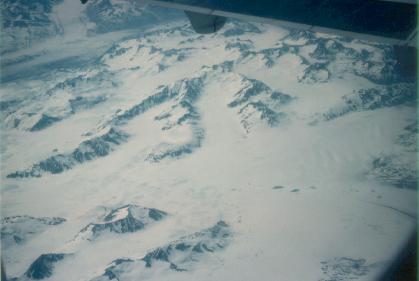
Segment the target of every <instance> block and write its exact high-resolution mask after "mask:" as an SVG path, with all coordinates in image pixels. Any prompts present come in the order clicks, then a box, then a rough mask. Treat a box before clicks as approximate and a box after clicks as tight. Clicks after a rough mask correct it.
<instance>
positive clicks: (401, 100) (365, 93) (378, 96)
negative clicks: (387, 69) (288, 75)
mask: <svg viewBox="0 0 419 281" xmlns="http://www.w3.org/2000/svg"><path fill="white" fill-rule="evenodd" d="M416 100H417V95H416V88H415V87H414V85H412V84H404V83H401V84H393V85H389V86H382V87H377V88H369V89H361V90H358V91H355V92H353V93H352V94H349V95H346V96H344V97H343V101H342V104H341V105H340V106H336V107H335V108H333V109H331V110H330V111H329V112H327V113H325V114H324V117H325V119H326V120H331V119H335V118H337V117H340V116H343V115H345V114H347V113H350V112H357V111H366V110H376V109H379V108H384V107H393V106H398V105H402V104H406V105H414V103H415V101H416Z"/></svg>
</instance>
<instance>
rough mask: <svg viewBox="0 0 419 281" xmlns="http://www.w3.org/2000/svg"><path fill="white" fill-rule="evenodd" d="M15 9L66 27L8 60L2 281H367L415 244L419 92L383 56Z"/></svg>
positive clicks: (1, 108) (111, 14)
mask: <svg viewBox="0 0 419 281" xmlns="http://www.w3.org/2000/svg"><path fill="white" fill-rule="evenodd" d="M6 2H7V1H6ZM6 2H5V3H6ZM21 2H22V3H23V4H24V5H23V6H25V5H26V7H28V8H27V10H28V11H31V13H32V15H31V17H32V19H33V20H36V19H40V18H42V19H45V20H42V22H43V23H45V26H43V27H42V28H41V30H46V29H48V28H50V27H51V26H53V24H55V23H57V24H58V25H57V26H61V27H57V28H58V29H57V30H60V32H57V33H56V34H59V35H54V33H51V34H49V35H48V36H50V37H51V38H49V39H48V40H46V39H45V38H44V37H42V36H43V35H42V36H41V35H36V34H35V33H33V35H31V36H34V41H33V42H35V41H36V40H40V41H43V40H44V39H45V42H44V43H45V44H43V43H42V42H41V43H39V44H35V43H34V44H33V45H32V47H31V48H27V49H19V50H11V49H8V50H7V52H5V53H4V58H3V59H2V71H3V72H2V73H4V74H2V75H3V76H2V83H1V84H0V85H1V101H0V120H1V122H0V126H1V131H2V133H1V142H0V155H1V160H2V161H1V172H2V173H1V198H2V199H1V200H2V204H1V211H2V257H3V258H4V259H3V261H4V264H5V268H6V272H7V274H8V275H9V276H10V277H16V278H17V279H18V280H31V279H47V278H48V280H60V281H62V280H64V281H66V280H68V281H72V280H100V281H102V280H103V281H105V280H106V281H108V280H171V281H173V280H174V281H176V280H240V281H243V280H278V279H281V280H290V281H292V280H298V281H303V280H309V281H311V280H325V281H326V280H327V281H331V280H373V279H374V278H375V277H376V276H377V274H378V273H379V272H380V271H382V270H383V269H385V268H386V266H387V265H388V263H389V262H391V260H392V259H393V258H394V255H395V254H396V253H397V252H398V250H399V249H400V247H401V245H403V243H404V242H405V240H406V239H407V237H408V235H409V234H410V232H411V231H412V230H413V229H414V228H415V223H416V217H417V213H416V207H417V201H416V195H417V194H416V193H417V191H416V185H417V170H416V169H417V165H416V156H415V153H416V151H417V149H416V140H417V121H416V110H417V107H416V102H417V94H416V88H415V87H416V86H415V84H414V81H406V79H404V77H401V76H400V75H399V73H398V72H397V69H396V67H395V61H394V58H393V50H392V47H391V46H386V45H380V44H374V43H367V42H361V41H357V40H350V39H348V38H338V37H333V36H327V35H324V34H313V33H310V32H300V31H294V30H286V29H283V28H279V27H273V26H269V25H263V24H256V23H246V22H239V21H228V22H227V24H226V25H225V27H224V28H223V29H222V30H221V31H220V32H218V33H216V34H210V35H205V36H203V35H199V34H196V33H194V32H193V31H192V29H191V28H190V26H189V23H188V22H187V20H186V18H185V17H184V16H182V14H181V13H178V12H175V11H168V10H163V9H159V8H156V7H143V6H140V5H138V4H137V1H116V0H112V1H111V0H109V1H105V0H103V1H101V0H97V1H89V2H90V4H88V5H87V6H77V5H76V4H74V2H73V1H71V2H69V1H67V0H64V1H63V2H57V3H55V2H51V1H42V3H43V4H42V5H44V4H45V5H46V6H45V5H44V6H42V7H44V8H42V9H43V10H42V9H41V8H39V9H37V10H36V11H37V14H35V13H34V12H32V10H30V9H29V8H30V5H29V4H28V3H26V2H25V1H21ZM25 3H26V4H25ZM31 3H34V2H31ZM40 3H41V2H40ZM53 3H54V4H53ZM12 4H13V3H12V2H7V7H8V8H7V9H8V10H7V11H12V10H13V9H17V8H16V7H15V8H12V6H13V5H12ZM47 4H48V5H47ZM40 5H41V4H40ZM2 9H3V8H2ZM19 9H20V10H18V12H16V13H22V14H23V12H21V11H24V10H25V9H24V8H22V7H20V8H19ZM22 9H23V10H22ZM25 11H26V10H25ZM64 11H69V13H68V14H66V13H64ZM70 11H73V14H72V13H70ZM74 11H77V12H76V13H75V12H74ZM9 14H10V15H11V12H10V13H9ZM38 14H39V15H38ZM11 18H12V16H10V17H8V18H7V20H9V19H11ZM55 19H57V21H55ZM15 21H16V22H17V20H16V19H15ZM39 21H40V20H39ZM5 22H6V21H4V22H3V24H5ZM64 22H65V23H66V24H64V25H63V23H64ZM60 24H61V25H60ZM10 25H12V24H11V23H10ZM14 25H16V26H18V24H17V23H16V24H14ZM63 26H64V27H63ZM134 27H135V28H136V29H133V28H134ZM8 28H9V27H8ZM8 28H6V33H7V32H9V31H10V32H11V30H12V29H8ZM19 28H21V29H19V30H30V29H31V28H32V25H30V27H27V26H20V25H19ZM76 31H77V32H76ZM79 31H80V32H79ZM25 32H26V31H25ZM7 34H8V33H7ZM23 38H24V37H16V38H15V39H13V40H15V43H16V44H18V45H19V46H21V44H23V45H24V39H23ZM42 38H44V39H42ZM25 40H26V39H25ZM15 43H13V44H15ZM23 45H22V46H23ZM16 46H17V45H16ZM19 48H20V47H19ZM2 52H3V49H2Z"/></svg>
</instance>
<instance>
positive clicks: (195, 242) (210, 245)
mask: <svg viewBox="0 0 419 281" xmlns="http://www.w3.org/2000/svg"><path fill="white" fill-rule="evenodd" d="M231 235H232V233H231V231H230V229H229V226H228V225H227V224H226V223H225V222H224V221H219V222H217V224H215V225H214V226H213V227H211V228H208V229H205V230H202V231H200V232H197V233H194V234H192V235H190V236H186V237H183V238H181V239H179V240H178V241H174V242H172V243H169V244H168V245H166V246H163V247H159V248H157V249H155V250H153V251H151V252H149V253H147V255H145V257H144V258H142V260H143V261H144V262H145V266H146V267H152V266H153V263H154V262H156V261H163V262H167V263H169V264H170V268H171V269H174V270H177V271H179V270H180V271H183V270H187V269H186V268H182V264H187V263H190V262H191V261H194V260H198V259H199V256H201V255H203V254H205V253H212V252H216V251H220V250H222V249H224V248H225V247H227V245H228V243H229V238H230V237H231Z"/></svg>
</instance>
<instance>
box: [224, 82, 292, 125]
mask: <svg viewBox="0 0 419 281" xmlns="http://www.w3.org/2000/svg"><path fill="white" fill-rule="evenodd" d="M243 84H244V87H243V88H242V89H241V90H240V91H238V92H237V93H236V94H235V95H234V99H233V101H232V102H230V103H229V104H228V106H229V107H231V108H239V111H238V114H239V115H240V117H241V123H242V125H243V127H244V128H245V130H246V131H247V132H249V131H250V129H251V128H252V127H253V126H254V123H255V121H254V120H252V119H254V117H253V116H258V117H256V119H259V120H263V121H265V122H266V123H267V124H268V125H269V126H275V125H277V124H279V123H280V121H281V120H283V119H285V118H286V114H285V113H283V112H281V111H280V109H281V107H282V106H284V105H287V104H288V103H289V102H290V101H291V100H292V98H291V96H289V95H287V94H283V93H281V92H277V91H273V90H272V89H271V88H270V87H269V86H267V85H266V84H264V83H263V82H261V81H259V80H255V79H248V78H243Z"/></svg>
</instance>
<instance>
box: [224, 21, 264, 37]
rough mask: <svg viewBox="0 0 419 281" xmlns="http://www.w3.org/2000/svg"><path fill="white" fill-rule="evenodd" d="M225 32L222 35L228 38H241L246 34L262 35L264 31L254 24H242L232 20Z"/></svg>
mask: <svg viewBox="0 0 419 281" xmlns="http://www.w3.org/2000/svg"><path fill="white" fill-rule="evenodd" d="M224 29H225V31H224V32H223V33H222V35H224V36H226V37H231V36H240V35H243V34H245V33H261V32H262V31H261V30H260V29H259V28H258V27H257V26H256V25H254V24H252V23H248V22H242V21H238V20H231V21H230V24H229V25H226V26H225V27H224Z"/></svg>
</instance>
